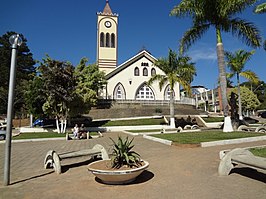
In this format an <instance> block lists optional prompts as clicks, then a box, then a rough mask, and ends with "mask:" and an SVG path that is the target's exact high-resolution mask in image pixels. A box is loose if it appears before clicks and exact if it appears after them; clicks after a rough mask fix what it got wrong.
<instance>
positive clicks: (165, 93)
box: [164, 85, 175, 100]
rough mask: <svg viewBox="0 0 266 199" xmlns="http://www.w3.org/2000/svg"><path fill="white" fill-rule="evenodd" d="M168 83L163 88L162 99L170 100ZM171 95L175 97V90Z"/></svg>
mask: <svg viewBox="0 0 266 199" xmlns="http://www.w3.org/2000/svg"><path fill="white" fill-rule="evenodd" d="M170 94H171V92H170V85H168V86H167V87H166V88H165V90H164V100H170ZM173 96H174V97H175V92H174V93H173Z"/></svg>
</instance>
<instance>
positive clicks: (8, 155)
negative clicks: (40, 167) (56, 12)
mask: <svg viewBox="0 0 266 199" xmlns="http://www.w3.org/2000/svg"><path fill="white" fill-rule="evenodd" d="M9 42H10V44H11V45H12V46H11V47H12V55H11V64H10V77H9V91H8V105H7V129H6V146H5V165H4V185H5V186H7V185H9V183H10V159H11V137H12V136H11V135H12V115H13V102H14V88H15V78H16V62H17V47H18V46H20V45H21V44H22V39H21V37H20V36H19V34H15V35H12V36H11V37H10V38H9Z"/></svg>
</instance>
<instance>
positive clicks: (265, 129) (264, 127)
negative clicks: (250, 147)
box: [237, 124, 266, 133]
mask: <svg viewBox="0 0 266 199" xmlns="http://www.w3.org/2000/svg"><path fill="white" fill-rule="evenodd" d="M237 131H249V132H256V133H266V125H265V124H263V125H260V126H257V127H253V126H246V125H240V126H239V127H238V128H237Z"/></svg>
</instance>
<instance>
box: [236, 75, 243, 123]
mask: <svg viewBox="0 0 266 199" xmlns="http://www.w3.org/2000/svg"><path fill="white" fill-rule="evenodd" d="M237 92H238V115H239V119H240V120H243V116H242V103H241V94H240V82H239V74H237Z"/></svg>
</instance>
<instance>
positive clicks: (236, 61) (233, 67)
mask: <svg viewBox="0 0 266 199" xmlns="http://www.w3.org/2000/svg"><path fill="white" fill-rule="evenodd" d="M254 52H255V51H251V52H246V51H244V50H238V51H236V52H235V53H230V52H225V57H226V59H227V66H228V68H229V69H230V71H231V73H229V75H230V77H233V76H236V80H237V88H238V114H239V119H240V120H242V119H243V116H242V105H241V96H240V80H239V77H240V76H242V77H244V78H246V79H248V80H250V82H253V83H258V81H259V78H258V76H257V75H256V74H255V73H254V72H252V71H251V70H244V67H245V64H246V62H247V61H248V60H250V58H251V56H252V55H253V54H254Z"/></svg>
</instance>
